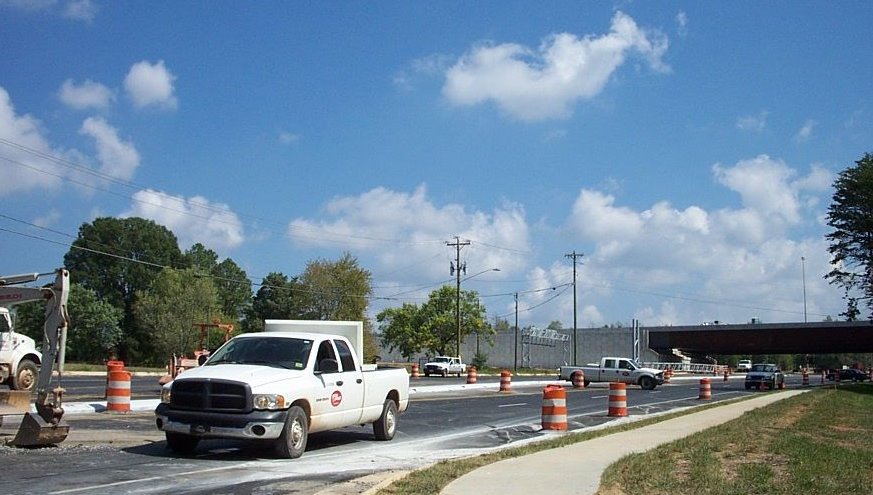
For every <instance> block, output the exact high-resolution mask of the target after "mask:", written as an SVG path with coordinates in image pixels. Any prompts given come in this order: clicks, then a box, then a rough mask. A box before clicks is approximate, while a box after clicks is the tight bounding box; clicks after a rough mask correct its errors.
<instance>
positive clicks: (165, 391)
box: [161, 387, 172, 404]
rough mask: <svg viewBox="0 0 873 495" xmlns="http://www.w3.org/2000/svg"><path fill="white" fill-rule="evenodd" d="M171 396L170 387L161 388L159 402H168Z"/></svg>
mask: <svg viewBox="0 0 873 495" xmlns="http://www.w3.org/2000/svg"><path fill="white" fill-rule="evenodd" d="M171 396H172V392H171V390H170V387H163V388H161V402H162V403H164V404H169V403H170V398H171Z"/></svg>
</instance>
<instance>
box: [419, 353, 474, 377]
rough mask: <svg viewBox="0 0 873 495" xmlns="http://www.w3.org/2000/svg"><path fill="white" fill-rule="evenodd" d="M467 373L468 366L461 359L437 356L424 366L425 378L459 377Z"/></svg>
mask: <svg viewBox="0 0 873 495" xmlns="http://www.w3.org/2000/svg"><path fill="white" fill-rule="evenodd" d="M466 372H467V365H466V364H464V362H463V361H461V358H459V357H450V356H436V357H435V358H433V359H432V360H430V361H428V362H427V363H425V364H424V376H430V375H441V376H449V375H458V376H461V375H463V374H464V373H466Z"/></svg>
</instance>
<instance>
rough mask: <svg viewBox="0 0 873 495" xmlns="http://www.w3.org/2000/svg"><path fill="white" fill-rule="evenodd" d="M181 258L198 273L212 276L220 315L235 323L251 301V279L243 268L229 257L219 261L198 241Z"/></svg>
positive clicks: (237, 322) (216, 255) (211, 251)
mask: <svg viewBox="0 0 873 495" xmlns="http://www.w3.org/2000/svg"><path fill="white" fill-rule="evenodd" d="M185 259H186V260H187V262H188V264H189V266H191V267H192V268H194V269H195V270H197V271H198V272H199V273H203V274H205V275H209V276H211V277H212V283H213V285H214V286H215V290H216V291H217V293H218V303H219V306H221V312H222V314H224V315H225V317H227V318H230V319H231V320H233V321H231V322H230V323H233V324H235V325H239V322H240V320H241V318H243V316H244V315H245V314H246V310H247V309H248V307H249V305H250V304H251V300H252V282H251V280H249V278H248V275H247V274H246V272H245V270H243V269H242V268H240V267H239V265H237V264H236V263H235V262H234V261H233V260H232V259H230V258H225V259H224V261H222V262H221V263H219V262H218V254H216V252H215V251H213V250H211V249H207V248H206V247H205V246H204V245H203V244H200V243H199V242H198V243H197V244H194V245H193V246H191V248H190V249H188V250H187V251H185Z"/></svg>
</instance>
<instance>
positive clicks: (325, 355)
mask: <svg viewBox="0 0 873 495" xmlns="http://www.w3.org/2000/svg"><path fill="white" fill-rule="evenodd" d="M325 359H331V360H333V362H334V364H336V362H337V360H336V353H334V352H333V346H332V345H330V341H329V340H325V341H323V342H322V343H321V344H319V346H318V354H316V355H315V371H323V372H330V371H336V369H334V370H330V369H329V368H328V369H322V361H324V360H325ZM334 368H336V366H334Z"/></svg>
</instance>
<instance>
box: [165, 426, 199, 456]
mask: <svg viewBox="0 0 873 495" xmlns="http://www.w3.org/2000/svg"><path fill="white" fill-rule="evenodd" d="M198 443H200V439H199V438H197V437H193V436H191V435H185V434H184V433H175V432H172V431H168V432H167V448H169V449H170V450H172V451H173V452H178V453H179V454H191V453H193V452H194V449H196V448H197V444H198Z"/></svg>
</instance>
